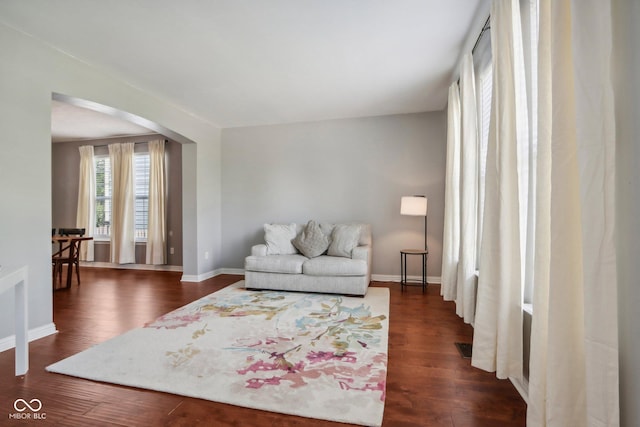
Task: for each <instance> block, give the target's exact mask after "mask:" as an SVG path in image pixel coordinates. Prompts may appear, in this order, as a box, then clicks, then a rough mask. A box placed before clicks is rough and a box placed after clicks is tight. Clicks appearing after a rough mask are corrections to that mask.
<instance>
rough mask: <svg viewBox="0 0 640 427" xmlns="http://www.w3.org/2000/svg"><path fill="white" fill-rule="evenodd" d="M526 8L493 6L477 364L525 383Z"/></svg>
mask: <svg viewBox="0 0 640 427" xmlns="http://www.w3.org/2000/svg"><path fill="white" fill-rule="evenodd" d="M518 1H519V0H506V1H505V0H498V1H494V2H493V3H492V6H491V40H492V46H491V47H492V58H493V59H492V60H493V85H492V88H493V89H492V97H491V124H490V127H489V141H488V147H487V168H486V177H485V199H484V216H483V218H484V221H483V235H482V244H481V248H480V260H479V270H480V276H479V278H478V296H477V304H476V317H475V329H474V335H473V356H472V362H471V363H472V365H473V366H475V367H478V368H481V369H484V370H487V371H490V372H494V371H495V372H496V375H497V377H498V378H509V377H511V378H521V377H522V285H523V281H522V279H523V277H522V271H523V266H522V263H523V259H524V256H523V254H522V253H521V241H522V240H523V239H524V236H521V230H522V228H521V220H520V209H521V206H522V203H521V197H520V195H521V194H523V193H525V191H524V189H523V188H519V185H518V184H519V182H520V179H519V175H520V174H522V173H525V172H526V171H522V170H519V167H518V166H519V163H520V162H519V156H518V153H519V149H518V148H519V147H522V146H525V147H526V146H528V141H523V140H522V138H523V136H525V137H526V136H527V130H528V128H527V127H526V126H523V125H524V124H526V119H527V109H526V98H525V94H524V93H522V91H519V90H518V88H519V87H520V88H524V58H523V55H522V37H521V30H520V7H519V3H518ZM522 108H524V111H523V112H521V111H520V110H521V109H522ZM519 113H520V114H519ZM518 116H520V118H521V119H524V120H518ZM519 126H520V127H524V129H519ZM525 194H526V193H525ZM525 211H526V209H525Z"/></svg>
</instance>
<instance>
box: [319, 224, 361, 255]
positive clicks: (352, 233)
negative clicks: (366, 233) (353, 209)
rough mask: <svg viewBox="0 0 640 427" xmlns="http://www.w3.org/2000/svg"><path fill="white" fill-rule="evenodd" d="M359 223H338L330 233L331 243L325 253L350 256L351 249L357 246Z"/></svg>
mask: <svg viewBox="0 0 640 427" xmlns="http://www.w3.org/2000/svg"><path fill="white" fill-rule="evenodd" d="M358 240H360V225H356V224H338V225H336V226H335V227H334V228H333V232H332V233H331V244H330V245H329V250H328V251H327V255H331V256H340V257H346V258H351V251H353V249H354V248H355V247H356V246H358Z"/></svg>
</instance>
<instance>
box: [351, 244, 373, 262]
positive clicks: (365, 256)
mask: <svg viewBox="0 0 640 427" xmlns="http://www.w3.org/2000/svg"><path fill="white" fill-rule="evenodd" d="M351 259H361V260H363V261H366V262H367V264H370V262H371V245H366V246H356V247H355V248H353V251H351Z"/></svg>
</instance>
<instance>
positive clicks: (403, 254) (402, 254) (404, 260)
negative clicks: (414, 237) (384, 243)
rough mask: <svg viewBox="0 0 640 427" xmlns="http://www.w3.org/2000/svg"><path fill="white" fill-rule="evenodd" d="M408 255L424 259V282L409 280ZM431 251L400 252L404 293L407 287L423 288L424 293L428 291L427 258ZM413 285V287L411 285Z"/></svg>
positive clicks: (412, 250)
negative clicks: (416, 286)
mask: <svg viewBox="0 0 640 427" xmlns="http://www.w3.org/2000/svg"><path fill="white" fill-rule="evenodd" d="M407 255H417V256H420V257H422V280H421V281H415V280H412V281H410V280H408V279H407ZM428 257H429V249H402V250H401V251H400V289H401V290H402V291H403V292H404V288H405V286H415V285H421V286H422V293H424V292H425V291H426V290H427V258H428ZM410 284H411V285H410Z"/></svg>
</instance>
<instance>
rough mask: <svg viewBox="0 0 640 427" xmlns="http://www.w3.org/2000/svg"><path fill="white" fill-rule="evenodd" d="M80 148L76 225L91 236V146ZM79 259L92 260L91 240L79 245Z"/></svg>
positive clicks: (93, 192)
mask: <svg viewBox="0 0 640 427" xmlns="http://www.w3.org/2000/svg"><path fill="white" fill-rule="evenodd" d="M78 149H79V150H80V175H79V180H78V209H77V211H76V227H78V228H84V229H85V236H87V237H89V236H93V226H94V223H95V209H96V174H95V171H94V164H93V146H92V145H84V146H82V147H78ZM80 260H81V261H93V241H92V240H89V241H87V242H85V244H84V245H81V246H80Z"/></svg>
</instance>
